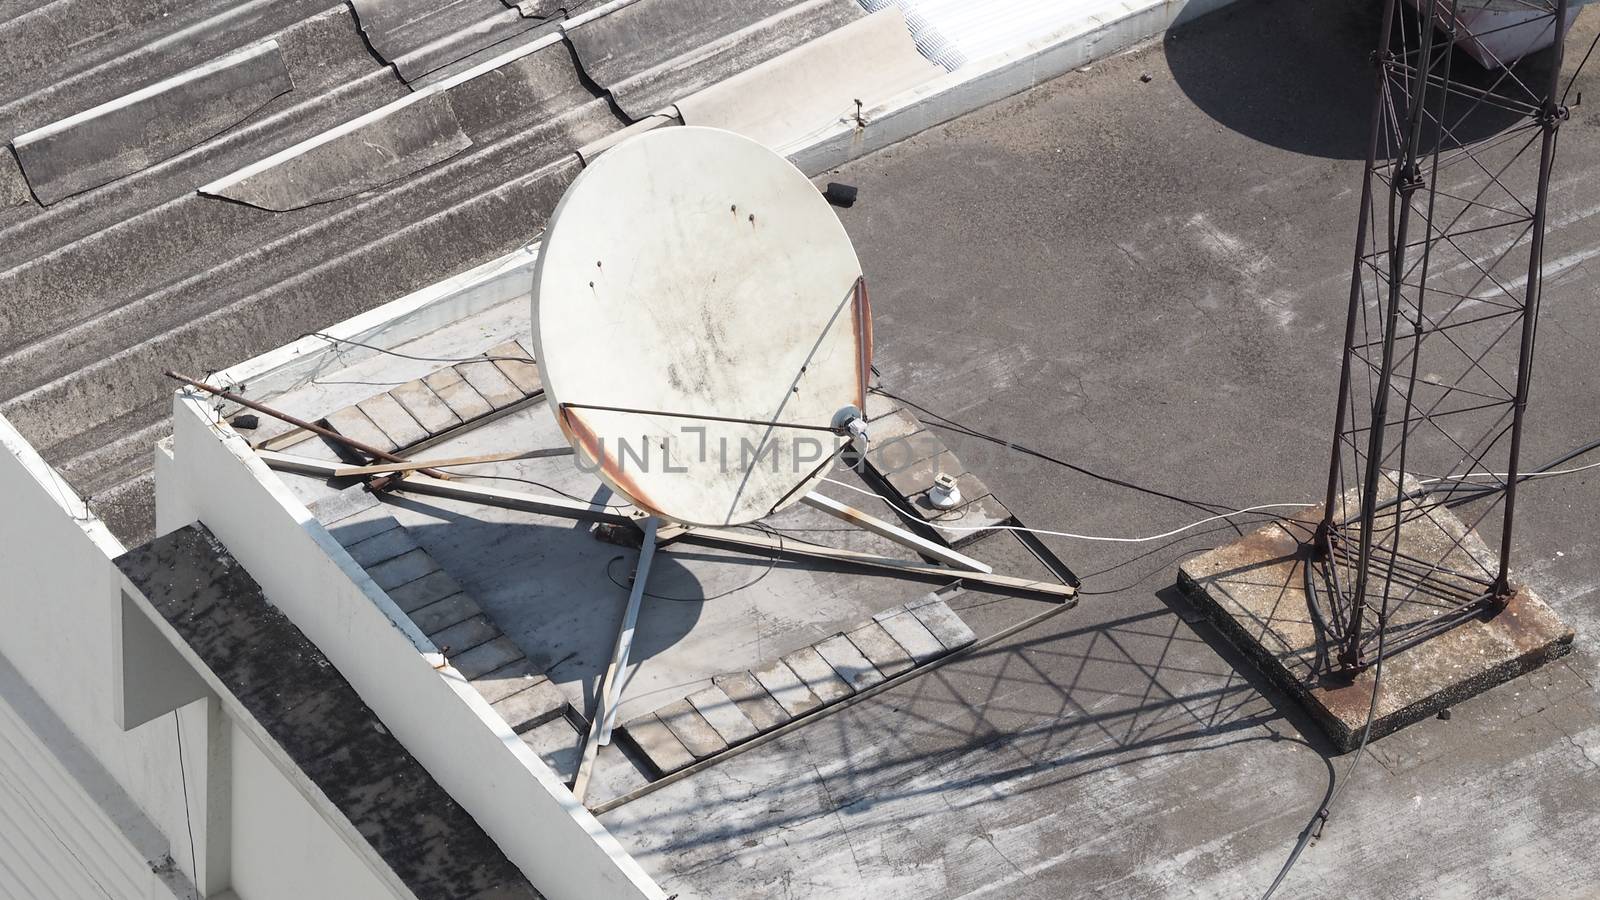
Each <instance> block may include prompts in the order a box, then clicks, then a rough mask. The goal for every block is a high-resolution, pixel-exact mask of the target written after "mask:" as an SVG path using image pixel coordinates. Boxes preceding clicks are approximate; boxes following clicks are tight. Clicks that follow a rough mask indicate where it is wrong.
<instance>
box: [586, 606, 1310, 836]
mask: <svg viewBox="0 0 1600 900" xmlns="http://www.w3.org/2000/svg"><path fill="white" fill-rule="evenodd" d="M1157 597H1158V598H1160V600H1161V601H1162V602H1163V603H1165V604H1166V605H1167V608H1166V609H1157V610H1148V611H1145V612H1140V613H1135V614H1130V615H1126V616H1123V617H1120V618H1115V619H1112V620H1110V621H1107V622H1103V623H1101V624H1096V625H1090V626H1085V627H1077V628H1066V629H1064V630H1056V628H1059V627H1060V626H1055V625H1054V623H1049V624H1047V625H1045V626H1042V627H1041V628H1040V629H1038V630H1037V631H1034V632H1024V633H1023V634H1022V635H1020V636H1018V637H1017V638H1014V639H1012V640H1009V641H1005V642H1002V643H1000V644H998V645H996V646H993V647H988V648H984V649H982V650H979V651H977V652H975V653H972V654H971V655H969V656H967V657H965V658H963V659H962V660H960V661H958V662H956V663H954V664H952V665H949V666H946V667H942V668H940V669H937V670H935V671H933V672H931V673H928V674H927V675H924V676H922V677H920V678H917V679H914V680H913V681H911V682H909V683H908V684H906V685H905V686H903V687H902V688H900V689H898V690H896V691H892V692H890V693H888V694H885V695H883V697H882V698H881V700H880V701H878V702H874V703H868V704H862V705H858V706H856V707H851V708H849V709H846V710H844V711H842V712H841V713H839V714H836V715H833V716H829V717H827V718H824V719H821V720H819V721H817V722H815V723H814V724H812V725H811V726H809V727H807V728H804V729H800V730H799V731H797V732H794V733H792V734H791V735H788V736H786V737H785V738H783V739H780V741H778V742H776V744H775V746H774V747H773V748H772V749H771V750H766V751H758V754H759V755H760V756H762V757H763V758H764V759H763V761H761V762H756V763H751V764H749V765H741V761H740V759H738V758H735V759H733V760H729V761H727V762H725V763H724V764H723V766H719V767H717V768H716V769H713V770H711V771H708V772H706V773H703V774H702V775H700V776H697V779H707V780H708V781H707V783H706V786H705V787H704V788H703V790H700V791H697V790H695V788H694V786H693V785H694V782H695V781H696V780H697V779H690V780H689V781H688V782H686V783H684V784H685V787H684V788H683V789H681V790H675V791H670V792H669V794H659V795H656V798H655V799H652V798H650V797H646V798H643V799H641V800H639V801H635V804H636V805H635V804H629V805H628V806H624V807H622V808H621V809H619V810H616V811H614V812H611V813H608V814H607V820H608V822H609V823H610V824H612V825H613V826H614V827H616V826H620V827H623V828H624V829H625V830H626V831H627V832H629V833H631V834H637V835H640V836H642V835H645V834H651V833H654V834H663V833H667V834H669V836H667V837H666V838H665V842H664V843H663V844H662V845H660V846H655V847H652V848H651V852H652V853H655V854H660V855H662V856H673V855H675V854H679V853H710V854H715V853H717V852H718V851H717V850H716V849H714V847H715V846H716V845H724V846H727V845H733V844H735V843H736V842H743V843H744V845H746V846H748V845H749V842H750V841H751V840H757V839H759V838H758V837H757V836H758V834H759V833H771V832H775V831H783V833H784V841H785V843H793V842H795V841H802V840H805V839H806V838H805V836H804V833H803V832H802V831H798V830H790V829H791V828H794V827H796V826H798V825H799V824H800V823H804V822H807V821H810V820H813V819H815V818H816V817H817V816H818V814H819V811H818V810H817V809H816V806H815V802H814V800H813V799H809V798H815V797H817V796H821V797H825V798H827V800H828V801H829V804H830V805H831V807H832V808H831V809H827V810H822V812H824V813H826V812H834V811H838V812H841V813H844V814H846V815H848V816H849V817H851V818H852V819H861V820H865V821H864V822H863V824H866V825H868V827H875V826H872V825H870V824H869V823H870V822H871V819H870V817H871V815H872V814H873V811H874V809H876V808H879V807H883V808H884V809H883V814H884V815H886V816H888V817H889V818H888V819H886V820H885V822H888V821H892V822H893V824H894V826H895V827H911V828H914V827H916V823H917V822H918V821H919V820H922V819H925V818H929V817H944V816H949V815H951V814H952V813H954V814H957V815H962V816H972V817H974V819H975V820H977V821H987V820H988V818H989V817H990V816H998V815H1000V814H999V813H998V812H993V811H992V810H993V809H994V804H996V803H997V802H999V799H1000V798H999V796H997V795H999V794H1002V793H1003V794H1004V795H1005V796H1008V797H1011V796H1016V797H1021V796H1029V795H1033V796H1035V798H1036V799H1034V800H1033V801H1032V802H1033V803H1035V804H1037V805H1038V807H1039V809H1040V810H1041V812H1040V813H1039V815H1044V814H1045V812H1044V810H1047V809H1050V808H1053V806H1052V804H1054V803H1055V801H1053V800H1051V799H1049V798H1050V797H1051V792H1052V791H1055V790H1057V789H1060V788H1062V787H1063V786H1065V785H1068V784H1070V783H1072V782H1074V781H1077V780H1079V779H1082V778H1085V777H1090V776H1094V775H1096V774H1097V773H1102V772H1105V771H1108V770H1111V769H1114V768H1123V769H1125V771H1126V772H1127V774H1128V775H1129V776H1134V777H1140V778H1143V777H1146V774H1147V773H1152V772H1154V773H1155V777H1159V773H1160V769H1159V768H1157V769H1148V768H1143V767H1140V764H1143V763H1148V762H1150V761H1154V760H1159V759H1162V758H1167V759H1173V758H1177V757H1181V756H1188V755H1195V756H1198V757H1203V758H1204V757H1208V756H1212V755H1215V758H1216V763H1215V766H1216V767H1217V768H1207V769H1199V768H1194V767H1189V768H1186V769H1185V771H1186V772H1190V773H1200V772H1206V773H1207V774H1206V775H1205V776H1204V777H1206V778H1209V779H1213V780H1215V781H1216V782H1217V783H1218V784H1221V783H1222V781H1223V778H1222V775H1221V772H1222V771H1223V770H1222V768H1221V767H1227V766H1238V765H1239V759H1240V757H1239V756H1238V755H1237V753H1236V752H1230V751H1229V750H1228V748H1237V747H1239V746H1240V745H1245V744H1261V745H1278V744H1282V745H1285V746H1288V745H1301V746H1303V747H1306V748H1309V749H1311V750H1313V751H1314V752H1315V753H1316V754H1317V755H1318V756H1319V757H1320V759H1321V762H1322V764H1323V766H1325V767H1326V769H1327V772H1328V777H1329V779H1330V782H1329V783H1330V784H1331V778H1332V773H1333V768H1332V763H1331V760H1332V758H1333V757H1334V756H1335V755H1336V751H1335V750H1334V749H1333V748H1332V746H1331V745H1330V744H1329V743H1328V742H1327V741H1326V740H1325V738H1323V736H1322V735H1321V732H1320V731H1319V730H1318V729H1317V728H1316V726H1315V725H1314V724H1313V723H1312V722H1311V720H1310V719H1309V717H1307V716H1306V715H1305V713H1304V712H1303V711H1301V710H1300V709H1299V707H1298V706H1296V705H1294V703H1293V701H1292V700H1290V699H1289V698H1287V697H1285V696H1283V695H1281V694H1279V693H1278V692H1277V691H1275V690H1274V689H1273V688H1272V687H1271V686H1270V685H1269V684H1268V683H1267V682H1266V680H1265V679H1264V678H1263V677H1262V676H1260V675H1259V674H1258V673H1256V672H1255V671H1254V670H1253V669H1252V668H1251V667H1250V665H1249V663H1248V662H1247V661H1245V660H1244V659H1243V658H1242V657H1240V656H1239V655H1238V654H1237V653H1236V652H1235V651H1234V650H1233V649H1232V647H1231V646H1230V645H1228V644H1227V642H1226V641H1225V640H1223V639H1221V637H1220V636H1218V635H1215V634H1210V633H1208V631H1209V626H1208V625H1205V624H1204V623H1198V624H1194V625H1193V626H1192V627H1191V626H1190V625H1187V624H1186V621H1187V619H1188V618H1192V616H1191V615H1190V613H1191V609H1190V608H1189V607H1188V605H1187V600H1185V599H1184V598H1183V597H1182V596H1181V593H1180V592H1179V591H1178V589H1177V588H1176V587H1175V586H1174V587H1168V588H1166V589H1164V590H1162V591H1160V592H1158V594H1157ZM1055 621H1056V622H1070V620H1068V619H1058V620H1055ZM1219 657H1220V658H1219ZM776 759H788V760H804V761H805V764H804V765H801V764H799V763H796V764H795V766H793V767H791V766H789V765H787V764H780V765H774V762H775V761H776ZM823 761H826V762H823ZM730 767H731V769H730ZM724 769H729V771H727V772H726V773H725V778H726V781H725V782H723V781H718V782H717V783H716V784H712V783H710V782H711V781H712V780H717V773H718V772H720V771H722V770H724ZM819 783H820V787H822V788H823V790H821V791H817V790H815V788H816V787H817V786H818V784H819ZM1157 789H1158V788H1157V786H1156V785H1155V784H1154V782H1153V781H1152V782H1151V783H1150V786H1149V787H1148V790H1157ZM1139 790H1143V789H1139ZM730 792H731V793H732V794H737V795H739V796H730V795H729V794H730ZM746 793H747V794H748V796H744V795H745V794H746ZM674 795H675V796H674ZM758 796H760V797H761V800H760V801H758V802H753V803H749V804H743V803H739V804H734V805H733V806H729V805H727V804H728V803H729V801H737V800H754V799H755V798H756V797H758ZM934 797H936V798H937V802H917V801H918V799H919V798H934ZM711 798H715V799H714V800H713V799H711ZM786 798H787V799H786ZM1308 799H1309V800H1314V799H1315V798H1308ZM790 800H792V801H793V802H790ZM702 801H705V802H713V803H715V804H718V805H719V808H722V809H724V810H732V809H734V808H737V809H738V810H740V812H738V813H734V812H727V813H726V814H719V815H718V817H717V818H716V820H715V824H714V825H710V826H709V827H707V828H703V829H702V828H696V829H685V828H681V827H671V828H665V827H661V826H662V825H663V823H670V822H677V821H680V820H681V817H683V816H684V815H685V814H686V812H687V810H688V809H689V808H695V807H697V806H698V805H699V803H700V802H702ZM747 810H756V811H755V812H753V813H749V812H745V811H747ZM1008 818H1009V817H1008ZM623 822H626V824H625V825H623V824H622V823H623ZM949 827H950V826H949V825H945V826H941V830H949Z"/></svg>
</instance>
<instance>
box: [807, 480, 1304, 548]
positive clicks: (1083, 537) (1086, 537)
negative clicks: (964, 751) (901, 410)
mask: <svg viewBox="0 0 1600 900" xmlns="http://www.w3.org/2000/svg"><path fill="white" fill-rule="evenodd" d="M823 480H824V481H826V482H828V483H829V484H836V485H838V486H839V487H842V488H844V489H845V490H850V491H855V492H856V493H858V494H865V495H867V496H868V497H876V498H877V499H879V500H881V501H883V502H884V503H887V504H888V505H889V506H892V507H894V508H895V509H898V510H900V511H901V512H904V513H906V514H908V515H914V516H916V517H917V518H919V519H920V518H922V516H921V515H919V514H917V513H915V512H913V511H911V510H908V509H905V508H904V507H902V506H900V505H899V504H898V503H895V502H894V501H893V500H890V499H889V498H888V497H885V496H883V495H882V494H878V493H874V492H873V491H868V490H863V489H861V488H858V487H856V486H855V485H853V484H846V483H844V482H843V481H835V480H834V479H832V478H824V479H823ZM1318 505H1320V504H1316V503H1266V504H1263V505H1261V506H1252V507H1250V508H1248V509H1236V510H1234V511H1233V512H1230V513H1223V514H1222V515H1220V516H1211V517H1210V518H1206V519H1201V520H1200V521H1198V522H1191V523H1189V524H1188V525H1185V526H1183V527H1182V528H1174V529H1172V530H1171V531H1168V532H1166V533H1164V534H1152V535H1150V536H1149V537H1134V538H1126V537H1101V536H1098V535H1092V534H1073V533H1072V532H1070V531H1047V530H1045V529H1043V528H1024V527H1022V526H1020V525H966V526H961V525H940V524H939V523H938V522H928V523H927V524H928V525H929V527H932V528H937V529H939V530H940V531H1026V532H1028V533H1029V534H1047V535H1050V536H1052V537H1064V538H1073V539H1074V540H1079V541H1105V542H1108V543H1114V544H1143V543H1147V542H1149V541H1159V540H1161V539H1162V538H1169V537H1172V536H1173V535H1175V534H1182V533H1183V532H1185V531H1188V530H1189V529H1191V528H1199V527H1200V526H1201V525H1205V524H1207V523H1208V522H1217V521H1220V520H1222V519H1231V518H1233V517H1234V516H1242V515H1244V514H1245V513H1252V512H1258V511H1260V510H1263V509H1305V508H1307V507H1310V506H1318Z"/></svg>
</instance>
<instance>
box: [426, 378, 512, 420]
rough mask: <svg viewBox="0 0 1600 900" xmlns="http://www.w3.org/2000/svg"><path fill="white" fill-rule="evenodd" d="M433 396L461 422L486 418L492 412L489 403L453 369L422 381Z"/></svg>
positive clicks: (492, 409) (492, 408)
mask: <svg viewBox="0 0 1600 900" xmlns="http://www.w3.org/2000/svg"><path fill="white" fill-rule="evenodd" d="M422 381H423V383H424V384H426V385H427V386H428V387H429V388H430V389H431V390H432V391H433V392H434V394H436V395H438V397H439V399H440V400H443V401H444V402H445V405H446V406H448V407H450V411H451V412H453V413H455V414H456V418H458V419H460V420H461V421H463V422H470V421H471V420H473V419H476V418H477V417H479V416H486V415H488V414H489V413H491V412H493V411H494V407H493V406H490V405H489V401H487V400H485V399H483V395H482V394H479V393H478V392H477V391H475V390H473V388H472V385H470V384H467V382H466V379H464V378H462V377H461V373H459V372H457V371H456V370H455V369H440V370H439V371H437V372H434V373H433V374H431V375H429V376H427V377H426V378H424V379H422Z"/></svg>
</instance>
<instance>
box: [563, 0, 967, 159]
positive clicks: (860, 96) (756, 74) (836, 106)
mask: <svg viewBox="0 0 1600 900" xmlns="http://www.w3.org/2000/svg"><path fill="white" fill-rule="evenodd" d="M943 74H944V70H943V69H941V68H939V67H938V66H936V65H934V64H933V63H932V62H931V61H929V60H928V59H927V58H925V57H924V56H923V55H922V54H920V53H918V52H917V48H916V45H915V44H913V43H912V41H911V33H910V31H909V30H908V29H907V27H906V20H905V17H903V16H902V15H901V14H900V8H899V7H898V6H889V7H886V8H884V9H881V10H878V11H877V12H875V13H873V14H872V15H869V16H866V17H864V18H861V19H857V20H856V21H854V22H851V23H850V24H848V25H845V26H844V27H842V28H839V29H837V30H834V31H831V32H829V33H827V34H825V35H823V36H821V37H819V38H817V39H816V40H814V41H810V42H808V43H805V44H802V45H801V46H799V47H796V48H794V49H793V50H790V51H788V52H787V53H784V54H782V55H780V56H778V57H776V58H774V59H770V60H768V61H766V62H764V63H761V64H760V65H757V66H753V67H751V68H749V69H747V70H745V71H743V72H740V73H739V74H737V75H734V76H732V77H731V78H728V79H726V80H723V81H720V82H718V83H717V84H714V85H712V86H710V87H708V88H706V89H705V90H702V91H699V92H697V93H695V94H691V95H690V96H688V97H684V98H682V99H680V100H678V102H677V104H676V105H677V109H678V113H679V114H680V115H681V116H682V117H683V122H684V124H686V125H709V126H711V127H713V128H726V129H727V130H729V131H734V132H738V133H739V134H742V135H744V136H745V137H748V138H752V139H754V140H757V141H760V142H761V143H763V144H766V145H767V146H768V147H771V148H772V149H774V150H776V151H778V152H779V153H784V154H788V153H791V152H795V151H801V150H804V149H806V148H807V147H809V146H810V145H811V144H813V143H814V142H815V141H816V140H817V139H818V138H819V137H821V136H824V135H828V134H831V133H833V132H835V131H837V130H838V129H839V128H840V127H841V126H842V125H843V126H853V125H854V124H855V115H856V111H857V110H858V109H862V108H867V107H874V106H877V105H878V104H880V103H882V102H883V101H885V100H888V99H889V98H891V97H896V96H899V95H900V94H902V93H904V92H905V91H907V90H910V89H912V88H914V87H916V86H917V85H920V84H923V83H925V82H928V81H931V80H933V79H934V78H937V77H939V76H940V75H943ZM587 158H588V157H585V159H586V160H587ZM812 174H815V173H814V172H813V173H812Z"/></svg>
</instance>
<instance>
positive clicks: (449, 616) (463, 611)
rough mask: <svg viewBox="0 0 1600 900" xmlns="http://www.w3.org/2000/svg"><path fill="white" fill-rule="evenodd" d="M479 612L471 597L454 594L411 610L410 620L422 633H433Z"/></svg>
mask: <svg viewBox="0 0 1600 900" xmlns="http://www.w3.org/2000/svg"><path fill="white" fill-rule="evenodd" d="M481 612H482V610H480V609H479V608H478V604H476V603H474V602H472V598H471V597H468V596H467V595H466V594H455V595H453V596H450V597H446V598H444V599H443V600H435V601H434V602H432V603H429V604H428V605H427V606H423V607H419V608H418V609H415V610H412V611H411V621H412V622H415V623H416V625H417V628H418V629H420V630H421V631H422V633H423V634H433V633H434V632H436V631H440V630H443V629H445V628H449V627H450V626H451V625H454V624H456V623H457V622H464V621H466V620H467V619H470V618H472V617H473V616H476V615H479V614H480V613H481Z"/></svg>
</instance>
